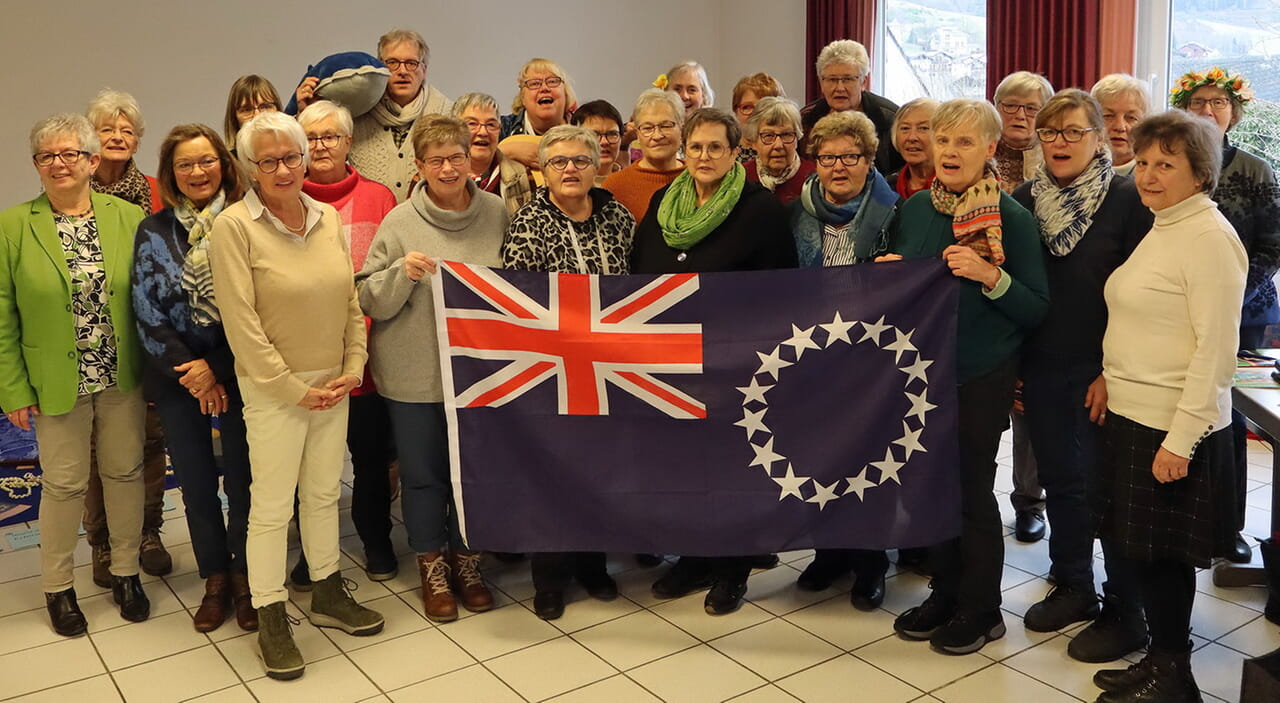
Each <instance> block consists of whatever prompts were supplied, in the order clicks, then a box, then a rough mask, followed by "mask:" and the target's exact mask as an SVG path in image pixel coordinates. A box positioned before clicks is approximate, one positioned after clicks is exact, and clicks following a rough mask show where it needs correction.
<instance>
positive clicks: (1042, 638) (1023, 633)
mask: <svg viewBox="0 0 1280 703" xmlns="http://www.w3.org/2000/svg"><path fill="white" fill-rule="evenodd" d="M1004 624H1005V626H1006V632H1005V634H1004V637H1001V638H1000V639H998V640H996V641H995V642H991V643H988V644H987V646H985V647H983V648H982V655H983V656H984V657H989V658H991V659H994V660H996V661H1003V660H1005V659H1008V658H1009V657H1011V656H1013V655H1015V654H1017V653H1019V652H1022V651H1025V650H1027V649H1030V648H1032V647H1034V646H1036V645H1038V644H1040V643H1041V642H1046V641H1048V640H1050V639H1053V638H1054V637H1056V636H1057V634H1058V633H1056V632H1032V631H1031V630H1028V629H1027V628H1026V626H1025V625H1024V624H1023V623H1022V618H1020V617H1017V616H1015V615H1010V614H1009V613H1005V614H1004ZM1080 626H1081V627H1083V623H1082V624H1081V625H1080Z"/></svg>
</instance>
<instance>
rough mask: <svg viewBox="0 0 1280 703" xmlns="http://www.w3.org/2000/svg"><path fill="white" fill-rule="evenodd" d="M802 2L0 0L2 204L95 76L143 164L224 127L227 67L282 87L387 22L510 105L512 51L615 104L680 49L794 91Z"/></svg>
mask: <svg viewBox="0 0 1280 703" xmlns="http://www.w3.org/2000/svg"><path fill="white" fill-rule="evenodd" d="M532 8H539V9H540V11H534V10H533V9H532ZM804 14H805V10H804V3H803V2H801V0H772V1H765V0H737V1H735V0H643V1H642V2H626V3H623V2H607V1H605V2H601V1H599V0H595V1H588V0H542V1H541V2H536V3H507V2H497V1H495V0H490V1H489V2H460V1H458V0H454V1H452V2H447V1H445V0H412V1H406V0H363V1H361V2H355V3H326V2H316V1H314V0H312V1H310V2H304V1H302V0H270V1H263V0H221V1H220V2H207V3H200V4H197V3H189V2H172V1H170V2H161V1H160V0H115V2H111V3H106V4H92V5H91V4H88V3H83V4H82V3H57V2H49V1H48V0H8V1H7V2H5V3H3V5H0V56H3V59H4V61H3V65H4V66H6V69H5V70H4V71H3V74H2V76H0V95H4V96H5V97H6V100H5V104H4V106H3V109H0V207H4V206H8V205H11V204H14V203H17V202H20V201H24V200H28V199H30V198H32V197H34V196H35V194H36V193H37V192H38V189H39V180H38V179H37V177H36V174H35V170H34V168H33V167H32V165H31V160H30V149H29V147H28V145H27V134H28V132H29V130H30V128H31V125H32V124H34V123H35V121H36V120H38V119H39V118H41V117H43V116H45V115H47V114H50V113H53V112H63V111H74V112H79V111H82V110H83V109H84V106H85V103H86V102H88V100H89V99H90V98H91V97H92V96H93V95H94V94H95V93H96V92H97V91H98V90H99V89H101V88H103V87H106V86H110V87H112V88H117V89H119V90H125V91H128V92H130V93H133V95H134V96H135V97H136V98H137V99H138V102H139V103H140V104H141V105H142V110H143V116H144V117H145V119H146V122H147V133H146V136H145V137H144V138H143V142H142V148H141V150H140V152H139V156H138V163H139V166H140V167H141V168H142V170H143V172H144V173H149V174H154V173H155V170H156V146H157V145H158V144H159V142H160V140H161V139H162V138H163V136H164V134H165V133H166V132H167V131H168V129H169V128H170V127H171V126H173V125H175V124H178V123H182V122H193V121H198V122H205V123H207V124H209V125H211V126H214V127H215V128H217V129H218V131H221V125H222V115H223V110H224V108H225V105H226V96H227V90H228V89H229V88H230V86H231V83H232V82H233V81H234V80H235V79H236V78H237V77H238V76H240V75H242V74H246V73H260V74H262V75H264V76H266V77H267V78H269V79H270V80H271V81H272V82H273V83H275V85H276V87H277V88H278V89H279V90H280V91H281V93H285V94H287V93H289V92H291V91H292V88H293V87H294V86H295V85H296V84H297V82H298V80H299V79H300V78H301V76H302V74H303V72H304V70H305V69H306V67H307V65H308V63H314V62H315V61H317V60H319V59H320V58H323V57H324V56H326V55H328V54H331V53H334V52H338V51H352V50H360V51H367V52H369V53H374V51H375V44H376V42H377V38H378V36H379V35H380V34H382V33H383V32H384V31H386V30H387V29H390V28H392V27H401V26H403V27H409V28H413V29H416V30H418V31H419V32H420V33H421V34H422V35H423V36H424V37H425V38H426V39H427V42H428V43H429V44H430V45H431V66H430V72H429V73H428V81H429V82H431V83H432V84H434V85H436V86H438V87H439V88H440V89H441V90H443V91H444V92H445V93H446V94H447V95H449V96H450V97H456V96H458V95H460V94H462V93H465V92H470V91H473V90H479V91H484V92H488V93H491V94H493V95H494V96H495V97H496V98H497V99H498V102H499V103H500V104H503V105H509V103H510V100H511V98H512V95H513V94H514V92H515V79H516V72H517V71H518V70H519V68H520V66H521V64H523V63H524V61H525V60H527V59H528V58H530V57H533V56H545V57H548V58H552V59H554V60H556V61H557V62H559V63H560V64H561V65H562V66H564V67H565V70H566V71H568V72H569V75H570V76H571V77H572V78H573V80H574V85H575V88H576V90H577V93H578V96H579V99H580V100H582V101H586V100H591V99H595V98H605V99H607V100H609V101H611V102H613V103H614V105H616V106H617V107H618V108H619V110H620V111H621V112H623V114H624V115H626V114H627V113H629V112H630V105H631V103H632V101H633V100H634V99H635V96H636V95H637V94H638V93H639V92H640V91H641V90H643V89H644V88H646V87H648V85H649V83H650V82H651V81H652V80H653V79H654V77H655V76H657V75H658V73H660V72H662V71H665V70H666V69H667V68H668V67H669V66H670V65H672V64H674V63H676V62H677V61H680V60H684V59H695V60H698V61H700V62H702V63H703V64H704V65H705V66H706V67H707V70H708V71H709V73H710V75H711V78H712V82H713V88H714V89H715V90H716V92H717V94H718V96H723V97H722V98H721V100H719V101H718V104H719V106H725V107H727V106H728V104H729V97H730V93H731V91H732V88H733V84H734V82H736V81H737V79H738V78H739V77H740V76H743V75H746V74H748V73H754V72H756V71H762V70H763V71H768V72H770V73H772V74H773V75H775V76H776V77H777V78H778V79H779V80H780V81H782V83H783V85H784V86H785V87H786V88H787V90H788V91H789V92H790V95H792V96H793V97H795V98H796V99H797V100H799V99H802V97H803V79H804V71H805V70H806V69H805V67H804V66H802V65H801V64H802V63H803V61H804ZM283 99H284V100H286V101H287V100H288V97H287V95H286V96H283Z"/></svg>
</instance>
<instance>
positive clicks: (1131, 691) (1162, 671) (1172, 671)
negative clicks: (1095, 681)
mask: <svg viewBox="0 0 1280 703" xmlns="http://www.w3.org/2000/svg"><path fill="white" fill-rule="evenodd" d="M1146 661H1147V665H1146V667H1145V673H1146V675H1145V676H1143V677H1142V679H1141V680H1139V681H1138V682H1137V683H1135V684H1134V685H1133V686H1132V687H1129V688H1125V689H1122V690H1116V691H1108V692H1106V693H1103V694H1102V695H1101V696H1098V703H1202V701H1203V700H1204V699H1203V698H1202V697H1201V696H1200V686H1199V685H1198V684H1196V679H1195V677H1194V676H1192V675H1191V650H1190V649H1189V648H1188V650H1187V651H1185V652H1161V651H1159V650H1152V651H1151V652H1148V653H1147V656H1146ZM1137 669H1138V670H1139V671H1141V670H1142V667H1141V666H1139V667H1137ZM1126 672H1127V670H1126ZM1098 673H1099V674H1101V673H1103V672H1098ZM1138 675H1139V673H1138V671H1135V673H1134V674H1133V677H1134V678H1136V677H1137V676H1138ZM1113 682H1114V680H1113V681H1108V682H1107V683H1113Z"/></svg>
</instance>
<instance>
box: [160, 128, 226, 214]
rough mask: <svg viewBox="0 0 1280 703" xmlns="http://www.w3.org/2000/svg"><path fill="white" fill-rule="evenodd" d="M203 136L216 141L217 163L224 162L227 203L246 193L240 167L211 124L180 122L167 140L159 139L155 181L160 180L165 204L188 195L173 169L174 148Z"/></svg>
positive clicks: (224, 189) (211, 141)
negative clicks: (160, 140)
mask: <svg viewBox="0 0 1280 703" xmlns="http://www.w3.org/2000/svg"><path fill="white" fill-rule="evenodd" d="M200 137H204V138H205V139H208V140H209V143H210V144H211V145H213V151H214V153H216V154H217V155H218V163H219V164H220V165H221V166H222V169H221V170H222V192H223V193H225V194H226V197H227V205H230V204H231V203H234V202H236V201H237V200H239V199H240V198H242V197H244V183H242V182H241V180H240V169H239V168H238V166H237V165H236V162H235V159H234V158H232V157H231V152H230V151H229V150H228V149H227V145H226V144H224V143H223V142H222V138H221V137H219V136H218V133H217V132H215V131H213V128H212V127H209V126H207V125H202V124H180V125H178V126H177V127H174V128H173V129H171V130H169V133H168V134H167V135H165V138H164V141H162V142H160V167H159V168H157V169H156V181H158V182H159V184H160V199H161V200H163V201H164V204H165V205H168V206H169V207H175V206H177V204H178V203H180V202H182V199H183V198H184V197H186V196H184V195H183V194H182V191H181V190H179V189H178V179H177V178H176V177H175V176H174V171H173V152H175V151H177V150H178V146H179V145H180V144H182V143H184V142H189V141H191V140H192V139H199V138H200Z"/></svg>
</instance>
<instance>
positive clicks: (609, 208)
mask: <svg viewBox="0 0 1280 703" xmlns="http://www.w3.org/2000/svg"><path fill="white" fill-rule="evenodd" d="M538 161H539V163H540V164H541V166H542V170H543V172H544V173H545V174H546V176H547V185H546V187H545V188H540V189H538V192H537V193H536V194H535V195H534V198H533V201H532V202H530V203H529V204H528V205H526V206H525V207H524V208H522V209H521V210H520V212H518V213H516V216H515V217H514V218H512V220H511V226H510V228H508V230H507V237H506V241H505V243H504V244H503V245H502V265H503V266H504V267H505V268H509V269H518V270H522V271H546V272H548V273H597V274H619V273H627V272H628V268H629V267H628V257H629V256H630V254H631V236H632V232H633V231H634V229H635V224H636V222H635V219H634V218H633V217H632V216H631V213H630V212H628V211H627V209H626V208H625V207H623V206H622V205H621V204H620V203H619V202H618V201H616V200H614V199H613V196H612V195H611V194H610V193H609V191H607V190H604V189H602V188H595V187H593V186H592V184H593V183H595V177H596V170H597V169H598V168H599V165H600V139H599V138H598V137H597V136H596V134H595V133H594V132H592V131H591V130H588V129H584V128H582V127H573V126H570V125H563V126H560V127H553V128H552V129H550V130H549V131H548V132H547V133H546V134H545V135H543V137H542V141H541V143H540V144H539V145H538ZM531 566H532V570H533V587H534V591H535V593H534V598H533V609H534V613H536V614H537V616H538V617H540V618H542V619H543V620H554V619H556V618H558V617H560V616H561V615H562V614H563V613H564V589H565V587H566V586H568V584H569V581H570V579H571V577H576V578H577V580H578V583H580V584H581V585H582V587H583V588H585V589H586V591H587V593H588V594H589V595H590V596H591V597H593V598H598V599H600V600H612V599H613V598H616V597H617V595H618V586H617V584H616V583H614V581H613V578H612V577H611V576H609V574H608V572H607V571H606V570H605V555H604V554H603V553H602V552H575V553H567V552H542V553H538V554H534V555H533V558H532V564H531Z"/></svg>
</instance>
